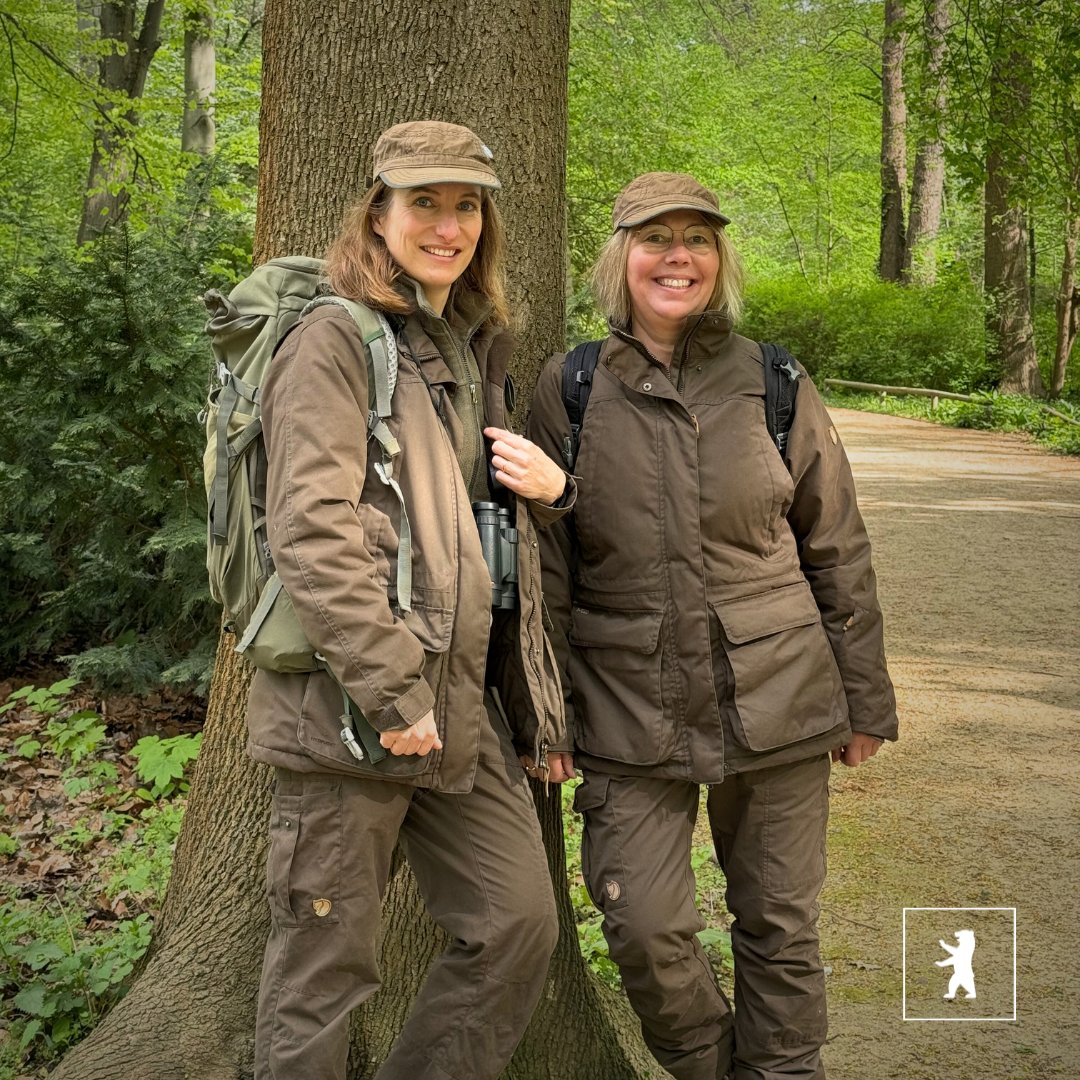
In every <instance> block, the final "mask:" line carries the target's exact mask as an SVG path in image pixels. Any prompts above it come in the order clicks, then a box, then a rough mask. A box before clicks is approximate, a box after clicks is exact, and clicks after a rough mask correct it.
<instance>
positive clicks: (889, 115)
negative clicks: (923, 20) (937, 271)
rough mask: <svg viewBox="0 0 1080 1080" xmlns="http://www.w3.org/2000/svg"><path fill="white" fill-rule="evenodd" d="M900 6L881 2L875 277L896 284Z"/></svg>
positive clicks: (901, 162) (902, 117) (901, 179)
mask: <svg viewBox="0 0 1080 1080" xmlns="http://www.w3.org/2000/svg"><path fill="white" fill-rule="evenodd" d="M903 21H904V2H903V0H885V36H884V38H883V39H882V42H881V254H880V255H879V257H878V274H879V275H880V276H881V278H882V280H884V281H900V280H901V274H902V271H903V266H904V247H905V244H904V192H905V191H906V190H907V138H906V132H905V128H906V125H907V105H906V103H905V100H904V33H903V29H902V26H903Z"/></svg>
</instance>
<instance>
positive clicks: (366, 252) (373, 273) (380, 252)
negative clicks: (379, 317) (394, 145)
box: [326, 179, 510, 326]
mask: <svg viewBox="0 0 1080 1080" xmlns="http://www.w3.org/2000/svg"><path fill="white" fill-rule="evenodd" d="M395 190H397V189H394V188H389V187H387V186H386V184H384V183H383V182H382V181H381V180H378V179H377V180H375V182H374V183H373V184H372V185H371V187H370V188H368V190H367V192H366V193H365V194H364V196H363V198H362V199H360V201H359V202H357V203H354V204H353V205H352V206H350V207H349V208H348V209H347V210H346V211H345V216H344V218H343V220H342V223H341V230H340V232H338V234H337V236H336V237H335V239H334V241H333V243H332V244H331V245H330V247H329V249H328V250H327V252H326V277H327V280H328V281H329V282H330V288H331V289H333V291H334V292H335V293H337V294H338V295H339V296H344V297H346V298H347V299H349V300H357V301H359V302H360V303H361V304H367V305H368V307H373V308H377V309H378V310H379V311H390V312H394V313H396V314H399V315H407V314H408V313H409V312H411V311H413V310H415V306H416V305H415V304H414V303H412V302H411V301H410V300H409V299H408V298H407V297H405V296H404V295H402V293H400V292H399V291H398V290H397V288H396V285H397V281H398V279H399V278H400V277H401V272H402V271H401V267H400V266H399V265H398V264H397V261H396V260H395V259H394V257H393V256H392V255H391V254H390V251H389V249H388V248H387V246H386V241H384V240H383V238H382V237H381V236H379V234H378V233H377V232H376V231H375V227H374V223H375V221H376V220H377V219H378V218H381V217H382V216H383V215H384V214H385V213H386V212H387V210H388V209H389V208H390V200H391V199H392V198H393V197H394V191H395ZM405 190H407V189H405ZM480 213H481V219H482V222H483V225H482V227H481V229H480V240H479V242H478V243H477V245H476V251H475V252H474V253H473V257H472V260H471V261H470V263H469V265H468V266H467V267H466V268H465V272H464V273H463V274H462V275H461V277H460V278H458V280H457V281H455V282H454V285H453V287H452V288H451V290H450V298H449V300H448V302H447V304H448V307H449V306H452V305H453V302H454V295H455V293H456V291H457V289H458V288H459V287H462V288H466V289H470V290H472V291H474V292H478V293H480V294H481V295H483V296H484V297H486V298H487V300H488V301H489V302H490V303H491V305H492V308H493V310H492V313H491V315H490V316H488V320H487V321H488V322H493V323H496V324H498V325H499V326H508V325H509V324H510V308H509V305H508V304H507V302H506V277H505V271H504V269H503V253H504V251H505V248H506V231H505V229H504V228H503V223H502V217H501V216H500V214H499V208H498V207H497V206H496V205H495V203H494V202H492V200H491V198H490V197H489V195H488V192H487V191H486V190H484V189H481V191H480Z"/></svg>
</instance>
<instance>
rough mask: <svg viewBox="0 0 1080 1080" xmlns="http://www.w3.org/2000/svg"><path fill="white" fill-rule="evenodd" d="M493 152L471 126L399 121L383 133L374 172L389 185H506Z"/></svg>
mask: <svg viewBox="0 0 1080 1080" xmlns="http://www.w3.org/2000/svg"><path fill="white" fill-rule="evenodd" d="M493 157H494V155H493V154H492V152H491V151H490V150H489V149H488V148H487V147H486V146H485V145H484V144H483V143H482V142H481V141H480V140H479V139H478V138H477V137H476V136H475V135H474V134H473V133H472V132H471V131H470V130H469V129H468V128H467V127H462V126H461V125H460V124H444V123H442V121H440V120H414V121H412V122H410V123H408V124H395V125H394V126H393V127H392V128H387V129H386V131H384V132H383V133H382V134H381V135H380V136H379V141H378V142H377V143H376V144H375V150H374V152H373V154H372V164H371V174H372V176H377V177H379V178H380V179H381V180H382V182H383V183H384V184H386V186H387V187H392V188H406V187H419V186H420V185H422V184H453V183H457V184H478V185H479V186H480V187H485V188H498V187H501V186H502V185H501V184H500V183H499V178H498V177H497V176H496V175H495V169H494V167H493V166H492V164H491V162H492V158H493Z"/></svg>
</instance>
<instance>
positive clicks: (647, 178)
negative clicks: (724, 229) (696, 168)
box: [611, 172, 731, 229]
mask: <svg viewBox="0 0 1080 1080" xmlns="http://www.w3.org/2000/svg"><path fill="white" fill-rule="evenodd" d="M669 210H697V211H698V213H701V214H705V215H706V216H707V217H711V218H716V220H717V221H719V222H720V224H721V225H727V224H728V223H729V222H730V221H731V218H729V217H725V216H724V215H723V214H721V213H720V201H719V200H718V199H717V197H716V196H715V195H714V194H713V193H712V192H711V191H710V190H709V189H708V188H707V187H704V186H703V185H702V184H699V183H698V182H697V181H696V180H695V179H694V178H693V177H692V176H690V175H689V174H687V173H669V172H651V173H645V174H644V175H642V176H638V177H636V178H635V179H633V180H631V181H630V183H629V184H627V185H626V187H624V188H623V189H622V191H620V192H619V197H618V198H617V199H616V200H615V208H614V209H613V210H612V212H611V221H612V225H613V226H614V228H616V229H626V228H629V227H630V226H631V225H640V224H641V223H642V222H643V221H649V220H651V219H652V218H654V217H659V216H660V215H661V214H666V213H667V212H668V211H669Z"/></svg>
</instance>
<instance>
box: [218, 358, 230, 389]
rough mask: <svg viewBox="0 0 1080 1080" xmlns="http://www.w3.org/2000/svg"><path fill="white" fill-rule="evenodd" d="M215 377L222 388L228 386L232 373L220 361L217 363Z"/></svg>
mask: <svg viewBox="0 0 1080 1080" xmlns="http://www.w3.org/2000/svg"><path fill="white" fill-rule="evenodd" d="M217 377H218V381H219V382H220V383H221V385H222V386H228V385H229V381H230V380H231V379H232V372H231V371H230V370H229V369H228V368H227V367H226V366H225V365H224V364H223V363H222V362H221V361H220V360H219V361H218V363H217Z"/></svg>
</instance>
